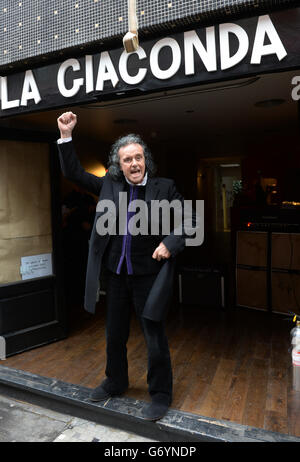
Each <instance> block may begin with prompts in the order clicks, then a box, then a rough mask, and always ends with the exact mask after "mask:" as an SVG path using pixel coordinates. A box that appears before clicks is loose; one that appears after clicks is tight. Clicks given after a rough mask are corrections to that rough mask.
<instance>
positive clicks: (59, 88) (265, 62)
mask: <svg viewBox="0 0 300 462" xmlns="http://www.w3.org/2000/svg"><path fill="white" fill-rule="evenodd" d="M299 37H300V8H295V9H290V10H285V11H280V12H276V13H272V14H270V15H263V16H259V17H253V18H248V19H242V20H237V21H234V22H231V23H224V24H219V25H216V26H211V27H206V28H201V29H195V30H191V31H187V32H182V33H178V34H174V35H170V36H168V37H165V38H160V39H156V40H149V41H145V42H142V43H141V44H140V48H139V49H138V51H137V52H134V53H131V54H127V53H126V52H125V51H124V50H123V48H119V49H114V50H108V51H101V52H99V53H97V54H94V55H86V56H84V57H80V58H76V57H74V58H71V59H67V60H66V61H64V62H60V63H55V64H51V65H48V66H43V67H39V68H35V69H29V70H27V71H24V72H20V73H17V74H12V75H9V76H2V77H1V110H0V117H6V116H9V115H13V114H20V113H25V112H26V113H28V112H33V111H41V110H43V109H50V108H57V107H63V106H71V105H74V104H78V103H88V102H95V101H101V100H104V99H113V98H120V97H122V96H124V95H130V94H133V93H140V94H142V93H145V92H152V91H157V90H164V89H171V88H178V87H186V86H190V85H199V84H201V83H210V82H217V81H220V80H228V79H234V78H242V77H246V76H253V75H258V74H262V73H268V72H276V71H281V70H288V69H297V68H300V40H299Z"/></svg>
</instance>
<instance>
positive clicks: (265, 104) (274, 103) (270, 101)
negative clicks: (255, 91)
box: [254, 98, 285, 108]
mask: <svg viewBox="0 0 300 462" xmlns="http://www.w3.org/2000/svg"><path fill="white" fill-rule="evenodd" d="M283 103H285V100H284V99H279V98H278V99H276V98H275V99H266V100H264V101H258V102H257V103H255V104H254V106H256V107H264V108H268V107H275V106H280V105H281V104H283Z"/></svg>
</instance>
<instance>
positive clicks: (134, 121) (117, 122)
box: [114, 119, 137, 125]
mask: <svg viewBox="0 0 300 462" xmlns="http://www.w3.org/2000/svg"><path fill="white" fill-rule="evenodd" d="M136 122H137V121H136V120H135V119H116V120H114V123H115V124H118V125H122V124H136Z"/></svg>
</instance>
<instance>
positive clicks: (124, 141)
mask: <svg viewBox="0 0 300 462" xmlns="http://www.w3.org/2000/svg"><path fill="white" fill-rule="evenodd" d="M129 144H139V145H141V146H142V148H143V150H144V156H145V164H146V172H148V175H149V176H154V175H155V172H156V166H155V164H154V162H153V158H152V154H151V151H150V149H149V148H148V146H147V144H146V143H145V142H144V141H143V140H142V138H141V137H140V135H136V134H134V133H130V134H128V135H125V136H121V137H120V138H118V139H117V141H115V142H114V144H113V145H112V147H111V150H110V154H109V157H108V173H109V175H110V176H111V177H112V179H113V180H116V181H117V180H120V179H121V178H123V172H122V170H121V168H120V159H119V150H120V149H121V148H123V147H124V146H128V145H129Z"/></svg>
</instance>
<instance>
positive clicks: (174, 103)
mask: <svg viewBox="0 0 300 462" xmlns="http://www.w3.org/2000/svg"><path fill="white" fill-rule="evenodd" d="M295 75H297V71H294V72H284V73H276V74H266V75H262V76H257V77H256V76H254V77H248V78H244V79H240V80H232V81H226V82H221V83H220V82H218V83H214V84H210V85H202V86H199V87H191V88H183V89H179V90H178V89H177V90H170V91H164V92H159V93H154V94H152V95H145V96H143V97H136V98H129V99H127V98H125V97H123V98H122V99H120V100H114V101H110V102H101V101H99V102H98V103H93V104H81V105H79V106H76V107H65V108H64V109H62V110H50V111H45V112H43V113H37V114H30V115H23V116H18V117H13V118H8V119H4V120H3V121H2V122H1V126H2V127H8V128H9V129H11V128H15V129H22V130H27V129H28V130H33V129H34V130H37V131H39V132H40V133H56V132H57V137H58V131H57V125H56V119H57V117H58V116H59V115H60V114H61V113H62V112H64V111H67V110H72V111H73V112H75V113H76V114H77V116H78V125H77V127H76V129H75V131H74V136H73V138H74V143H75V146H76V150H77V153H78V156H79V159H80V161H81V164H82V166H83V167H84V168H85V169H86V170H87V171H89V172H90V173H94V174H96V175H98V176H103V175H104V174H105V169H106V165H107V155H108V153H109V148H110V145H111V144H112V142H113V141H114V140H115V139H116V138H117V137H119V136H121V135H123V134H127V133H138V134H140V135H141V136H142V137H143V138H144V139H145V141H146V142H147V144H148V145H149V147H150V149H151V151H152V153H153V157H154V160H155V162H156V165H157V174H158V176H163V177H168V178H173V179H174V180H175V182H176V185H177V188H178V190H179V191H180V192H181V193H182V195H183V196H184V198H185V199H193V200H197V199H202V200H204V208H205V222H204V230H205V237H204V243H203V245H202V246H201V247H198V248H195V247H190V248H187V249H186V250H185V251H184V252H183V254H182V255H181V256H180V257H179V259H178V269H177V275H176V281H175V290H174V297H173V301H172V304H171V307H170V311H169V316H168V319H167V325H166V328H167V332H168V338H169V345H170V351H171V356H172V362H173V372H174V398H173V403H172V407H174V408H176V409H180V410H183V411H187V412H192V413H194V414H199V415H202V416H208V417H213V418H216V419H220V420H223V421H226V420H228V421H232V422H236V423H240V424H243V425H249V426H253V427H259V428H264V429H266V430H271V431H276V432H280V433H285V434H290V435H295V436H300V417H299V415H300V413H299V410H300V391H299V392H297V391H295V390H294V389H293V386H292V363H291V351H290V330H291V329H292V328H293V327H294V324H293V321H292V320H293V315H292V314H291V313H296V314H297V313H298V314H299V315H300V221H299V218H300V124H299V123H300V122H299V120H300V119H299V112H298V111H299V109H298V102H297V101H294V100H293V99H292V96H291V93H292V90H293V86H292V83H291V82H292V78H293V77H294V76H295ZM37 157H38V156H37ZM40 169H41V171H43V169H44V167H43V165H41V166H40ZM47 181H48V180H47ZM47 181H46V180H45V181H43V185H44V189H45V184H48V183H47ZM42 191H43V188H42ZM45 194H46V193H45ZM47 200H48V199H47ZM96 204H97V198H95V197H93V196H92V195H90V194H87V193H86V191H84V190H82V189H81V188H80V187H78V186H76V185H74V184H72V183H70V182H69V181H67V180H65V179H64V178H63V177H61V232H62V239H63V244H64V245H63V247H64V277H65V282H64V284H65V297H66V304H67V313H68V326H69V334H68V337H67V338H66V339H64V340H61V341H59V342H54V343H51V344H49V345H45V346H43V347H40V348H35V349H32V350H30V351H27V352H24V353H21V354H18V355H15V356H12V357H10V358H8V359H7V360H6V363H5V366H8V367H9V366H11V367H14V368H20V369H23V370H27V371H30V372H32V373H35V374H40V375H44V376H49V377H55V378H58V379H60V380H63V381H65V382H70V383H76V384H80V385H83V386H85V387H91V388H93V387H95V386H97V385H98V384H99V383H100V382H101V380H102V378H103V376H104V370H105V283H104V286H103V294H102V297H100V300H99V302H98V306H97V313H96V315H95V316H92V315H90V314H88V313H86V312H85V311H84V310H83V291H84V278H85V265H86V259H87V249H88V239H89V233H90V231H91V225H92V222H93V216H94V213H95V206H96ZM48 218H49V217H48ZM48 218H47V219H48ZM47 219H45V217H44V218H43V219H42V220H41V221H42V224H41V225H40V227H39V232H40V233H41V234H47V233H46V231H45V230H44V229H43V227H42V225H43V226H44V227H45V223H48V222H47ZM47 245H48V247H49V248H50V247H51V242H50V243H49V239H48V241H47ZM48 247H47V249H48ZM74 248H76V249H78V252H76V253H74ZM42 250H43V251H45V250H44V248H42ZM46 251H47V250H46ZM13 277H15V275H14V276H13ZM128 360H129V376H130V388H129V390H128V392H127V393H126V395H127V396H130V397H133V398H136V399H141V400H145V401H147V400H149V397H148V393H147V383H146V375H147V371H146V364H147V359H146V347H145V345H144V341H143V337H142V333H141V330H140V327H139V325H138V322H137V320H136V319H135V316H134V314H133V317H132V327H131V335H130V339H129V343H128Z"/></svg>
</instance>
